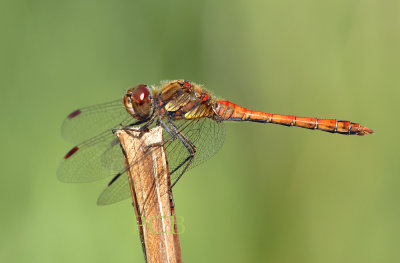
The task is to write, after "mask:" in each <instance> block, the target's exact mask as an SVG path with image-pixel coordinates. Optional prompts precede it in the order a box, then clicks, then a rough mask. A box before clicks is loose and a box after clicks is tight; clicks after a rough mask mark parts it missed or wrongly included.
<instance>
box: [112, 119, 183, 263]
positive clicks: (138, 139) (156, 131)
mask: <svg viewBox="0 0 400 263" xmlns="http://www.w3.org/2000/svg"><path fill="white" fill-rule="evenodd" d="M116 135H117V136H118V138H119V140H120V142H121V146H122V149H123V150H124V155H125V161H126V163H128V164H130V165H129V169H128V176H129V183H130V186H131V193H132V200H133V202H132V205H133V206H134V208H135V214H136V221H137V224H138V228H139V233H140V239H141V242H142V246H143V252H144V254H145V259H146V262H150V263H153V262H182V258H181V249H180V243H179V236H178V232H177V226H176V216H175V210H174V208H173V204H172V201H171V200H172V192H171V193H169V190H168V189H169V188H170V186H171V182H170V178H169V170H168V162H167V158H166V154H165V148H164V146H163V145H162V142H163V137H162V128H161V127H156V128H153V129H151V130H150V131H148V132H142V133H141V134H140V132H137V131H132V130H118V131H117V132H116ZM159 145H160V146H159ZM149 146H150V147H149ZM137 160H139V161H137ZM171 220H173V223H171Z"/></svg>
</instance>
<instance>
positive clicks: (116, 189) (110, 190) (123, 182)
mask: <svg viewBox="0 0 400 263" xmlns="http://www.w3.org/2000/svg"><path fill="white" fill-rule="evenodd" d="M118 176H119V177H118V179H117V180H115V181H114V182H112V183H111V184H109V185H108V186H107V187H106V188H105V189H104V190H103V192H102V193H101V194H100V196H99V198H98V199H97V205H109V204H113V203H116V202H119V201H122V200H125V199H127V198H129V197H130V196H131V189H130V185H129V179H128V175H127V174H126V173H123V174H118Z"/></svg>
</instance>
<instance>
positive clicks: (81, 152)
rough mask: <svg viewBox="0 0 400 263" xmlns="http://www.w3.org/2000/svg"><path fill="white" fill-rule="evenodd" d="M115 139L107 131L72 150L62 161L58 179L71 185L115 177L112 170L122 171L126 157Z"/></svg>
mask: <svg viewBox="0 0 400 263" xmlns="http://www.w3.org/2000/svg"><path fill="white" fill-rule="evenodd" d="M115 139H116V137H115V135H114V134H113V133H112V132H111V131H106V132H103V133H101V134H99V135H97V136H96V137H93V138H92V139H89V140H86V141H85V142H83V143H81V144H78V145H77V146H75V147H74V148H72V149H71V150H70V151H69V152H68V153H67V154H66V155H65V157H64V159H63V160H62V161H61V164H60V166H59V168H58V178H59V179H60V180H61V181H63V182H71V183H76V182H91V181H95V180H98V179H102V178H105V177H107V176H110V175H114V174H115V172H113V171H112V170H122V169H123V168H124V167H125V163H124V156H123V153H122V150H121V148H120V146H119V143H116V142H115ZM110 153H112V155H110ZM110 168H112V169H110Z"/></svg>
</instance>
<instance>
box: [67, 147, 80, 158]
mask: <svg viewBox="0 0 400 263" xmlns="http://www.w3.org/2000/svg"><path fill="white" fill-rule="evenodd" d="M78 149H79V147H78V146H75V147H74V148H72V149H71V150H70V151H69V152H68V153H67V154H66V155H65V156H64V159H68V158H69V157H71V155H73V154H74V153H75V152H76V151H77V150H78Z"/></svg>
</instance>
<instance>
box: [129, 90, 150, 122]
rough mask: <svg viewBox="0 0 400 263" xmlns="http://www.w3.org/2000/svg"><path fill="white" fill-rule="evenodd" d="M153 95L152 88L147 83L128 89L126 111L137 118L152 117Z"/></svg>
mask: <svg viewBox="0 0 400 263" xmlns="http://www.w3.org/2000/svg"><path fill="white" fill-rule="evenodd" d="M152 100H153V97H152V94H151V90H150V88H149V87H148V86H147V85H145V84H139V85H137V86H136V87H133V88H131V89H128V91H127V92H126V94H125V96H124V104H125V109H126V111H127V112H128V113H129V114H130V115H132V116H133V117H134V118H135V119H137V120H145V119H147V118H148V117H150V114H151V108H152V104H153V102H152Z"/></svg>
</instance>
